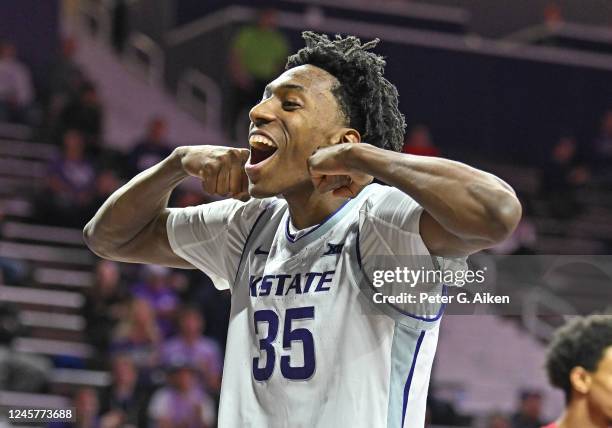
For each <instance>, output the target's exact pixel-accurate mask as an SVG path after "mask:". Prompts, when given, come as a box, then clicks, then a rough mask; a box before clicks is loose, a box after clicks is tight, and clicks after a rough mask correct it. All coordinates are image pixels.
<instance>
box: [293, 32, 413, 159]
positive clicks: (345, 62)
mask: <svg viewBox="0 0 612 428" xmlns="http://www.w3.org/2000/svg"><path fill="white" fill-rule="evenodd" d="M302 37H303V38H304V40H305V42H306V47H304V48H302V49H300V50H299V51H298V52H297V53H296V54H295V55H292V56H290V57H289V58H288V60H287V66H286V67H285V68H286V69H287V70H288V69H290V68H294V67H298V66H300V65H305V64H310V65H314V66H316V67H319V68H321V69H323V70H325V71H327V72H328V73H329V74H331V75H332V76H334V77H335V78H336V79H338V82H339V83H340V84H339V85H336V87H334V88H332V93H333V94H334V96H335V97H336V99H337V101H338V104H339V105H340V109H341V112H342V114H343V115H344V117H345V118H346V120H347V123H348V125H349V126H351V127H352V128H355V129H356V130H357V131H359V133H360V134H361V136H362V138H363V140H364V141H365V142H367V143H369V144H372V145H373V146H377V147H380V148H383V149H388V150H393V151H399V150H400V149H401V147H402V144H403V141H404V129H405V128H406V123H405V121H404V116H403V115H402V114H401V113H400V111H399V109H398V93H397V88H396V87H395V86H394V85H393V84H392V83H391V82H389V81H388V80H387V79H385V78H384V77H383V73H384V69H385V64H386V63H385V60H384V59H383V57H381V56H380V55H376V54H374V53H372V52H368V50H369V49H372V48H373V47H375V46H376V45H377V44H378V42H379V41H380V40H379V39H375V40H372V41H370V42H367V43H364V44H361V40H359V39H358V38H357V37H354V36H348V37H346V38H342V37H341V36H339V35H336V38H335V40H330V39H329V38H328V37H327V36H326V35H324V34H316V33H313V32H312V31H304V32H303V33H302Z"/></svg>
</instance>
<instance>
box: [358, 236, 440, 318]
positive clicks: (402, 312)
mask: <svg viewBox="0 0 612 428" xmlns="http://www.w3.org/2000/svg"><path fill="white" fill-rule="evenodd" d="M359 243H360V240H359V228H357V245H356V246H355V249H356V253H357V264H358V265H359V269H361V271H362V273H363V276H364V277H365V279H366V281H367V283H368V285H369V286H370V288H371V289H372V290H373V291H375V292H376V289H375V288H374V286H373V285H372V281H370V278H368V276H367V275H366V273H365V271H364V270H363V265H362V262H361V250H360V249H359V245H360V244H359ZM447 294H448V289H447V286H446V284H442V295H444V296H446V295H447ZM387 306H390V307H392V308H393V309H395V310H396V311H397V312H399V313H400V314H402V315H405V316H407V317H410V318H414V319H416V320H419V321H425V322H434V321H438V320H439V319H440V318H441V317H442V315H444V310H445V309H446V302H445V303H442V305H441V306H440V309H439V310H438V313H437V314H436V316H435V317H433V318H426V317H421V316H418V315H415V314H411V313H410V312H405V311H403V310H401V309H400V308H398V307H397V306H395V305H394V304H393V303H387Z"/></svg>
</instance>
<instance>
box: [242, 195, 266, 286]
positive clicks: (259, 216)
mask: <svg viewBox="0 0 612 428" xmlns="http://www.w3.org/2000/svg"><path fill="white" fill-rule="evenodd" d="M268 208H269V205H268V206H267V207H265V208H264V210H263V211H262V212H261V213H260V214H259V215H258V216H257V219H256V220H255V223H253V227H251V230H249V234H248V235H247V238H246V240H245V241H244V246H243V247H242V252H241V253H240V260H239V261H238V269H237V270H236V276H235V277H234V284H235V283H236V281H237V280H238V274H239V273H240V267H241V266H242V259H243V258H244V250H246V248H247V245H248V243H249V240H250V239H251V235H252V234H253V231H254V230H255V228H256V227H257V223H259V220H261V218H262V217H263V215H264V214H265V213H266V211H267V210H268Z"/></svg>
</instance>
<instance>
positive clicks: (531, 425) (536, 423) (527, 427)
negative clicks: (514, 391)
mask: <svg viewBox="0 0 612 428" xmlns="http://www.w3.org/2000/svg"><path fill="white" fill-rule="evenodd" d="M520 398H521V400H520V404H519V409H518V411H517V412H516V413H515V414H514V415H513V416H512V421H511V422H512V428H541V427H542V426H543V425H544V422H542V420H541V413H542V394H541V393H540V392H539V391H523V392H521V397H520Z"/></svg>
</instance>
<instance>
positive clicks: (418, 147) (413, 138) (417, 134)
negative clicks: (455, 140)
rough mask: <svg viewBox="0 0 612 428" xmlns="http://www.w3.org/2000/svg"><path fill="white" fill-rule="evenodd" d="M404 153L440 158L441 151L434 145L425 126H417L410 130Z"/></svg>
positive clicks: (403, 149)
mask: <svg viewBox="0 0 612 428" xmlns="http://www.w3.org/2000/svg"><path fill="white" fill-rule="evenodd" d="M402 152H404V153H408V154H411V155H419V156H440V149H438V148H437V147H436V146H435V145H434V144H433V141H432V140H431V133H430V132H429V129H428V128H427V127H426V126H425V125H417V126H415V127H414V128H412V129H411V130H410V133H409V134H408V137H407V138H406V141H405V143H404V147H403V148H402Z"/></svg>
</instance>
